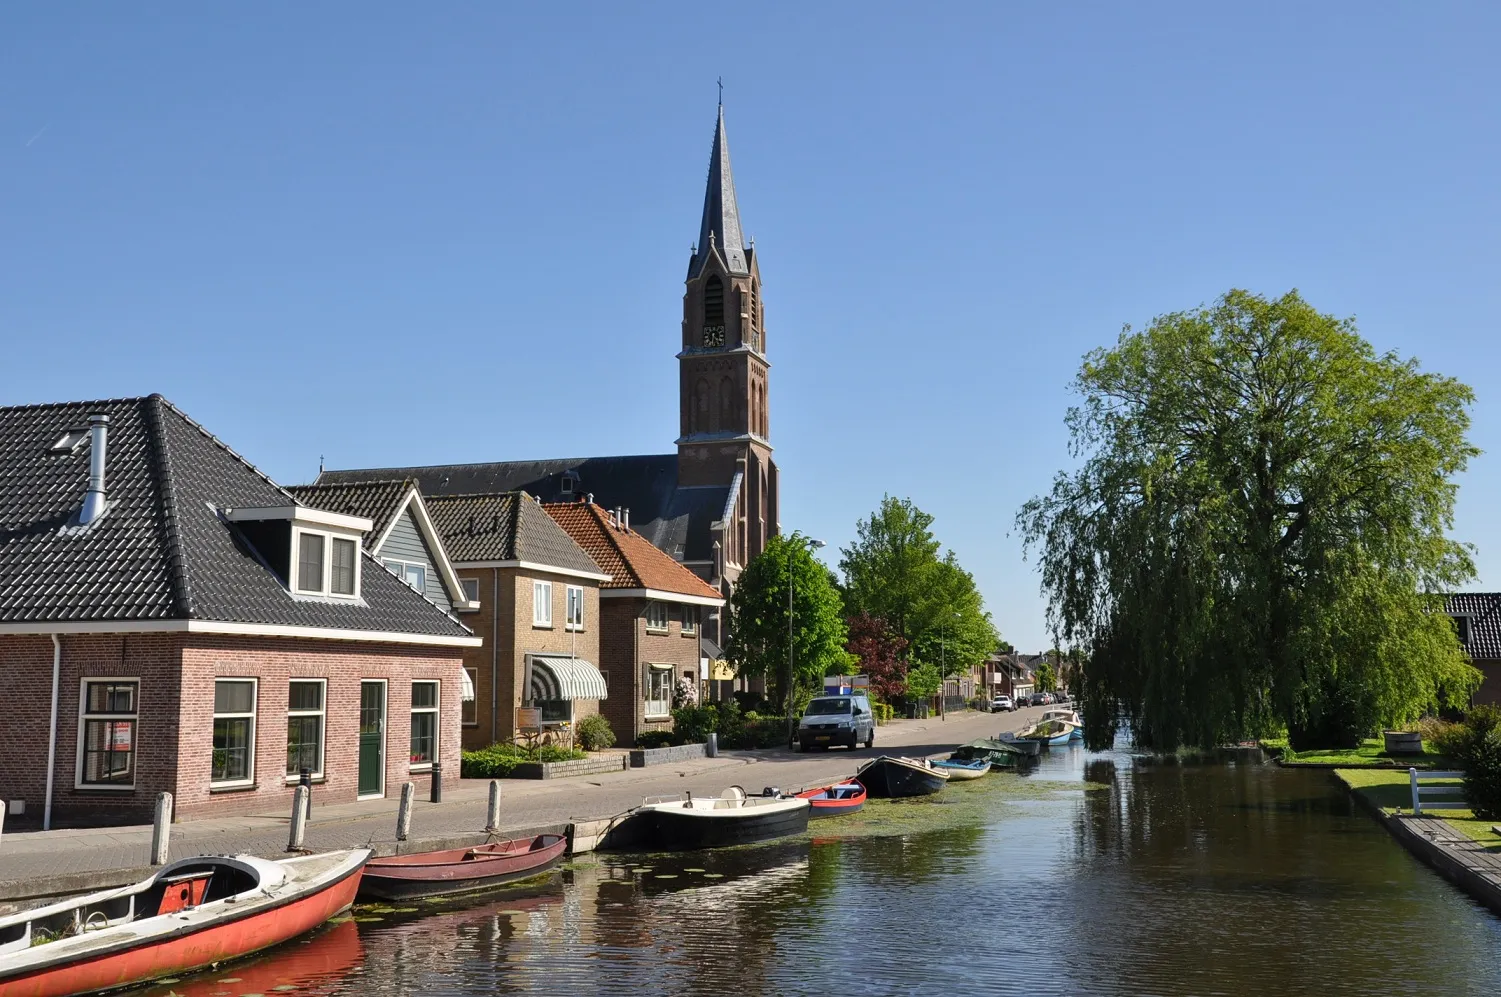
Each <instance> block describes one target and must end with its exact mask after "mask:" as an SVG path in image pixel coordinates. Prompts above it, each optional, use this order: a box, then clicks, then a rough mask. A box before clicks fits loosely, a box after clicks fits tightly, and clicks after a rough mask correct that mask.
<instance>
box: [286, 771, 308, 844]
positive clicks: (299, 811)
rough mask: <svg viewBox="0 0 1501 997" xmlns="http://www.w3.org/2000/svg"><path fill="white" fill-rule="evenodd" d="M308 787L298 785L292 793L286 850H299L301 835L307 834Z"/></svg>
mask: <svg viewBox="0 0 1501 997" xmlns="http://www.w3.org/2000/svg"><path fill="white" fill-rule="evenodd" d="M307 797H308V788H307V787H306V786H298V787H297V789H296V791H295V792H293V793H292V835H291V837H290V838H288V839H287V851H289V852H300V851H302V850H303V848H302V839H303V836H304V835H306V834H307Z"/></svg>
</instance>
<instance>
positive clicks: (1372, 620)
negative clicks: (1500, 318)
mask: <svg viewBox="0 0 1501 997" xmlns="http://www.w3.org/2000/svg"><path fill="white" fill-rule="evenodd" d="M1075 387H1076V390H1077V391H1078V393H1079V394H1080V396H1081V397H1082V403H1081V404H1079V405H1078V406H1076V407H1075V408H1073V409H1071V410H1070V412H1069V416H1068V426H1069V430H1070V433H1071V435H1072V450H1073V456H1074V457H1075V458H1076V459H1078V460H1079V461H1080V466H1079V467H1078V469H1077V470H1076V471H1074V472H1073V473H1060V474H1059V475H1058V476H1057V478H1056V479H1055V480H1054V482H1053V488H1052V490H1051V492H1050V493H1049V494H1047V495H1044V496H1039V497H1037V498H1034V499H1032V500H1031V501H1030V502H1028V503H1027V504H1026V505H1025V506H1024V507H1023V508H1022V510H1021V512H1020V513H1019V514H1018V525H1019V526H1020V527H1021V528H1022V530H1023V532H1024V534H1025V538H1026V543H1027V546H1028V549H1029V550H1030V551H1036V552H1037V553H1039V554H1040V560H1041V568H1042V586H1043V591H1044V593H1045V595H1046V596H1047V597H1048V600H1049V610H1048V612H1049V624H1050V626H1051V627H1052V628H1053V630H1054V632H1055V633H1056V634H1057V635H1058V637H1059V639H1060V641H1061V642H1062V643H1064V644H1066V645H1069V646H1073V647H1078V648H1080V649H1081V650H1083V651H1084V652H1085V653H1086V654H1087V657H1084V658H1083V662H1084V663H1083V665H1082V667H1081V669H1080V672H1081V674H1080V676H1079V679H1080V682H1079V684H1080V687H1081V688H1080V692H1081V693H1082V697H1083V700H1084V709H1085V718H1086V731H1085V734H1086V737H1087V738H1088V740H1089V742H1090V743H1091V744H1092V745H1095V746H1099V745H1102V744H1104V743H1106V742H1108V740H1109V739H1110V737H1111V736H1113V734H1114V726H1115V718H1116V717H1117V716H1121V717H1124V718H1125V719H1126V720H1128V721H1129V722H1130V723H1131V725H1132V728H1133V730H1134V732H1135V735H1136V737H1137V738H1138V741H1139V742H1140V743H1143V744H1144V745H1147V746H1151V747H1156V748H1160V749H1164V750H1170V749H1172V748H1175V747H1177V746H1179V745H1196V746H1210V745H1214V744H1218V743H1224V742H1225V741H1226V740H1234V739H1240V738H1245V737H1252V736H1262V735H1265V734H1267V733H1272V732H1277V731H1280V730H1284V729H1285V730H1287V731H1288V732H1289V734H1290V735H1291V736H1292V737H1293V739H1294V740H1295V741H1296V742H1300V743H1304V744H1308V743H1313V742H1317V741H1328V742H1332V743H1338V742H1344V743H1348V742H1349V741H1351V740H1352V739H1355V738H1358V737H1359V736H1361V735H1362V734H1365V733H1368V732H1371V731H1374V730H1375V729H1376V727H1377V726H1378V725H1380V724H1396V723H1403V722H1407V721H1410V720H1412V719H1415V718H1416V717H1417V716H1419V715H1421V714H1422V713H1423V712H1424V711H1426V710H1430V709H1432V708H1433V707H1435V706H1437V705H1439V704H1440V702H1441V701H1443V700H1445V699H1446V698H1447V699H1449V700H1459V699H1462V698H1463V697H1465V696H1467V695H1468V694H1469V692H1471V691H1472V690H1473V689H1474V688H1475V686H1476V685H1477V683H1478V680H1479V674H1478V672H1476V671H1475V669H1473V668H1472V667H1470V666H1469V665H1468V664H1467V663H1466V661H1465V660H1464V656H1463V654H1462V653H1461V651H1460V648H1459V645H1458V642H1457V640H1456V638H1455V635H1454V632H1453V629H1452V625H1451V623H1450V621H1449V619H1448V617H1446V616H1444V615H1443V614H1442V612H1441V611H1440V608H1441V598H1440V596H1439V595H1438V594H1437V593H1440V592H1442V591H1444V590H1447V589H1452V588H1453V587H1455V586H1457V585H1459V584H1461V583H1462V582H1464V581H1466V580H1467V579H1470V578H1472V577H1473V576H1474V566H1473V563H1472V561H1471V558H1470V555H1469V550H1468V548H1466V547H1465V546H1463V545H1461V544H1459V543H1456V542H1454V541H1453V540H1451V539H1450V538H1449V537H1448V535H1447V531H1448V529H1449V528H1450V526H1451V525H1452V518H1453V509H1454V498H1455V490H1456V486H1455V484H1454V481H1453V478H1454V476H1455V475H1456V474H1458V473H1459V472H1460V471H1462V470H1464V468H1465V466H1466V463H1467V462H1468V460H1469V458H1470V457H1472V456H1474V455H1476V454H1477V453H1478V452H1479V451H1477V450H1476V449H1475V448H1474V447H1472V446H1471V445H1470V444H1469V442H1468V441H1467V439H1466V433H1467V432H1468V429H1469V414H1468V406H1469V405H1470V404H1471V402H1472V393H1471V391H1470V389H1469V388H1467V387H1466V386H1465V385H1463V384H1461V383H1459V382H1458V381H1456V380H1453V379H1452V378H1447V377H1442V376H1439V375H1436V374H1431V373H1424V372H1423V371H1422V370H1421V369H1420V368H1419V367H1418V364H1417V363H1416V361H1413V360H1404V359H1402V358H1400V357H1398V356H1396V355H1394V354H1390V353H1388V354H1384V355H1379V356H1378V355H1377V354H1376V353H1375V352H1374V351H1373V350H1372V348H1371V346H1370V345H1369V344H1368V343H1366V342H1365V340H1363V339H1362V338H1361V337H1360V336H1359V335H1358V334H1357V332H1356V329H1355V324H1354V322H1353V321H1352V320H1348V319H1346V320H1341V319H1337V318H1334V317H1333V316H1329V315H1322V314H1320V313H1318V312H1317V311H1315V310H1314V309H1313V308H1312V307H1310V306H1309V305H1308V304H1307V303H1306V302H1305V301H1303V299H1302V298H1301V297H1299V296H1298V294H1297V293H1296V292H1291V293H1289V294H1287V295H1286V296H1284V297H1282V298H1280V299H1277V300H1274V301H1273V300H1267V299H1266V298H1262V297H1259V296H1257V295H1253V294H1250V293H1248V292H1245V291H1231V292H1230V293H1228V294H1226V295H1225V296H1224V297H1223V298H1221V299H1220V300H1219V301H1217V302H1215V304H1214V305H1213V306H1212V307H1209V308H1201V309H1199V310H1196V311H1191V312H1181V313H1176V314H1171V315H1165V316H1162V317H1160V318H1157V319H1156V320H1154V321H1153V322H1152V323H1151V325H1150V326H1149V327H1148V328H1146V329H1145V330H1144V331H1141V332H1133V331H1132V330H1131V329H1129V328H1127V329H1126V330H1125V331H1124V332H1123V333H1122V334H1121V337H1120V340H1119V341H1118V343H1117V344H1116V346H1115V348H1114V349H1109V350H1106V349H1100V350H1096V351H1094V352H1093V353H1090V354H1089V355H1088V356H1086V357H1085V360H1084V364H1083V366H1082V367H1081V369H1080V371H1079V374H1078V378H1077V381H1076V384H1075Z"/></svg>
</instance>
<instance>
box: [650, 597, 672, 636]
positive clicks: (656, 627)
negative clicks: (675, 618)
mask: <svg viewBox="0 0 1501 997" xmlns="http://www.w3.org/2000/svg"><path fill="white" fill-rule="evenodd" d="M658 607H660V611H661V614H662V622H661V623H660V624H658V623H653V622H652V615H653V613H654V612H656V611H657V610H658ZM667 607H668V604H667V603H665V602H663V601H662V600H661V599H653V600H652V601H651V602H648V603H647V604H646V629H647V630H648V631H650V632H651V633H660V634H665V633H667V632H668V631H669V630H671V629H672V613H671V611H670V610H669V609H668V608H667Z"/></svg>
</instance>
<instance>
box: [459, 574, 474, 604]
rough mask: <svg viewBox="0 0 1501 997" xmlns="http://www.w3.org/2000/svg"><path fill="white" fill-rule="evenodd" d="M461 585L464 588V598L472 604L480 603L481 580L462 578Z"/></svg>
mask: <svg viewBox="0 0 1501 997" xmlns="http://www.w3.org/2000/svg"><path fill="white" fill-rule="evenodd" d="M459 584H460V585H462V586H464V598H465V599H468V600H469V601H470V602H479V579H478V578H460V579H459Z"/></svg>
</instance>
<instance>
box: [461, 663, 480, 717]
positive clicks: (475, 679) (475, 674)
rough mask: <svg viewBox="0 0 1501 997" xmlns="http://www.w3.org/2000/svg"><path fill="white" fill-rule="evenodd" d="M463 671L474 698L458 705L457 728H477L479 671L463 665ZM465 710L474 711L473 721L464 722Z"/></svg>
mask: <svg viewBox="0 0 1501 997" xmlns="http://www.w3.org/2000/svg"><path fill="white" fill-rule="evenodd" d="M464 671H466V672H468V673H469V684H470V685H471V686H473V687H474V698H473V699H471V700H469V701H468V702H467V703H465V702H461V703H459V726H460V727H478V726H479V669H478V668H472V667H470V666H468V665H465V666H464ZM466 709H469V710H473V711H474V719H473V720H465V719H464V711H465V710H466Z"/></svg>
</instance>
